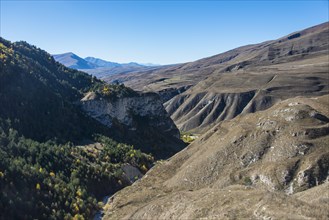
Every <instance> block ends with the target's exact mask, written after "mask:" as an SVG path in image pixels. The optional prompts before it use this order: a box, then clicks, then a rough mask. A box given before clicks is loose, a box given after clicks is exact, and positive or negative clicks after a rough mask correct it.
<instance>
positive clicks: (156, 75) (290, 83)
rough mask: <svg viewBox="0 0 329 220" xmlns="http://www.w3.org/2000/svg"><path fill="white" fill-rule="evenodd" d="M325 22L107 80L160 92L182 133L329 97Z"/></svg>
mask: <svg viewBox="0 0 329 220" xmlns="http://www.w3.org/2000/svg"><path fill="white" fill-rule="evenodd" d="M328 35H329V23H328V22H327V23H323V24H320V25H318V26H314V27H311V28H308V29H305V30H303V31H299V32H295V33H292V34H290V35H287V36H285V37H282V38H280V39H277V40H273V41H267V42H263V43H260V44H255V45H248V46H243V47H239V48H236V49H233V50H230V51H228V52H225V53H222V54H219V55H216V56H212V57H208V58H205V59H201V60H198V61H195V62H191V63H186V64H179V65H172V66H167V67H161V68H158V69H156V70H152V71H147V72H138V73H132V74H127V75H116V76H113V77H111V78H109V79H108V80H110V81H111V80H119V81H123V82H124V83H125V84H126V85H128V86H130V87H132V88H134V89H137V90H146V91H157V92H159V93H160V94H161V95H162V96H163V98H164V100H165V101H167V100H169V101H167V102H166V103H165V107H166V109H167V111H168V112H169V113H170V115H171V117H172V118H173V120H174V121H175V123H176V125H177V126H178V127H179V128H180V130H183V131H194V132H197V133H202V132H204V131H206V130H207V129H208V128H209V127H211V126H213V125H214V124H216V123H217V122H219V121H222V120H225V119H231V118H233V117H235V116H237V115H239V114H241V113H242V114H243V113H249V112H255V111H258V110H263V109H266V108H268V107H270V106H272V105H273V104H275V103H277V102H279V101H281V100H284V99H287V98H290V97H295V96H299V95H302V96H317V95H323V94H327V93H328V92H329V54H328V53H329V39H328Z"/></svg>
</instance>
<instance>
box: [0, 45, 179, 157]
mask: <svg viewBox="0 0 329 220" xmlns="http://www.w3.org/2000/svg"><path fill="white" fill-rule="evenodd" d="M1 54H2V55H1V61H2V62H1V65H2V69H1V72H0V74H1V75H0V76H1V81H0V83H1V88H0V99H1V101H2V105H1V106H0V117H1V118H2V119H5V120H7V119H9V120H10V121H11V125H12V126H13V128H14V129H16V130H17V131H18V132H19V133H20V134H22V135H24V136H25V137H28V138H32V139H34V140H37V141H42V142H43V141H47V140H49V139H52V140H56V141H57V142H58V143H65V142H67V141H72V142H74V143H79V142H80V141H83V140H85V139H93V135H94V134H96V133H99V134H103V135H106V136H111V137H112V138H114V139H116V140H118V141H120V142H124V143H129V144H132V145H134V146H136V147H137V148H142V149H144V150H146V151H148V152H149V153H153V155H154V156H155V157H156V158H166V157H168V156H171V155H173V154H174V153H176V152H178V151H179V150H180V149H182V148H183V147H184V144H183V142H182V141H180V140H179V138H178V137H179V131H178V130H177V128H176V126H175V125H174V123H173V122H172V120H171V119H170V118H169V117H168V115H165V114H164V113H165V110H164V108H163V106H162V103H161V102H160V101H159V100H160V99H159V97H158V96H157V95H155V94H153V95H149V96H151V97H152V100H153V101H152V102H151V103H149V104H148V105H145V106H141V105H139V106H137V105H136V103H138V102H140V103H144V104H145V102H149V101H148V98H147V95H142V94H138V93H136V92H134V91H133V90H131V89H129V88H127V87H124V86H120V85H106V84H105V83H104V82H101V81H99V80H97V79H96V78H94V77H92V76H90V75H88V74H86V73H83V72H79V71H77V70H73V69H69V68H66V67H64V66H63V65H60V64H59V63H57V62H56V61H55V60H54V59H53V58H52V57H51V56H50V55H49V54H48V53H46V52H45V51H42V50H40V49H37V48H36V47H34V46H31V45H29V44H27V43H25V42H18V43H13V44H11V43H10V42H8V41H6V40H4V39H1ZM90 91H93V92H95V93H97V94H98V97H99V98H100V99H102V100H103V101H102V103H101V104H100V103H98V106H97V107H99V108H102V109H103V110H104V111H108V110H107V109H106V108H110V107H111V105H112V104H114V102H120V100H124V98H128V97H130V99H131V100H134V99H136V101H133V103H135V104H132V102H128V103H124V102H120V103H122V104H121V105H119V106H118V107H117V112H119V113H120V114H121V116H120V117H122V115H124V114H128V113H129V114H130V116H129V117H132V114H133V112H135V116H134V117H135V118H138V117H143V118H144V123H140V125H139V127H138V128H139V129H138V130H136V127H133V126H132V124H129V125H127V124H125V123H124V122H122V121H118V120H117V118H119V116H117V115H111V117H112V119H114V121H115V123H113V126H108V125H107V123H105V122H104V121H102V120H100V119H99V118H96V119H97V120H95V119H93V118H92V117H88V115H87V113H88V112H85V111H84V110H85V109H86V108H82V109H80V108H79V106H81V105H80V100H81V99H82V98H83V97H84V95H85V93H86V92H90ZM142 100H144V102H143V101H142ZM83 103H86V102H82V104H83ZM102 105H103V106H102ZM143 107H145V108H144V111H145V112H148V111H149V109H153V108H155V109H157V111H156V112H153V114H152V115H145V114H144V113H143V114H141V115H140V114H138V113H136V112H138V111H141V108H143ZM135 108H138V109H137V110H136V109H135ZM127 109H130V110H129V112H128V110H127ZM81 110H82V111H81ZM89 110H90V108H89ZM140 113H141V112H140ZM103 116H104V117H103V119H104V120H106V117H108V116H107V114H106V113H104V114H103ZM127 117H128V116H127ZM155 118H157V119H156V120H157V124H156V123H154V122H153V124H152V125H151V124H150V123H148V120H155ZM136 120H138V119H136ZM136 120H134V121H136ZM99 121H100V122H101V123H99ZM136 124H137V123H136V122H134V126H135V125H136ZM141 124H143V126H142V125H141ZM163 124H166V125H167V127H165V129H166V130H167V132H163V131H164V130H163V129H164V128H163ZM148 130H151V131H153V132H152V133H151V134H152V135H151V136H150V133H149V132H148Z"/></svg>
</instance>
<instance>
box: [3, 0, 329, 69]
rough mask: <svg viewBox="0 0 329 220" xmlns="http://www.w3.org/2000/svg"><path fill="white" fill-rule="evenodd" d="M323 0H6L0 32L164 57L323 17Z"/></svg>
mask: <svg viewBox="0 0 329 220" xmlns="http://www.w3.org/2000/svg"><path fill="white" fill-rule="evenodd" d="M328 7H329V6H328V1H327V0H323V1H316V0H310V1H297V0H295V1H284V0H276V1H266V0H264V1H260V0H259V1H104V0H103V1H77V0H71V1H51V0H48V1H41V0H39V1H17V0H16V1H6V0H1V27H0V28H1V29H0V34H1V36H2V37H4V38H5V39H7V40H10V41H18V40H24V41H27V42H28V43H31V44H33V45H36V46H38V47H40V48H42V49H44V50H46V51H48V52H49V53H51V54H58V53H64V52H74V53H76V54H77V55H79V56H81V57H86V56H94V57H98V58H102V59H105V60H109V61H114V62H121V63H123V62H130V61H134V62H140V63H156V64H170V63H181V62H187V61H193V60H197V59H200V58H203V57H207V56H211V55H215V54H218V53H221V52H225V51H227V50H230V49H233V48H235V47H238V46H242V45H246V44H252V43H259V42H262V41H266V40H271V39H276V38H279V37H281V36H284V35H287V34H289V33H291V32H294V31H298V30H301V29H304V28H307V27H310V26H313V25H317V24H320V23H323V22H326V21H328Z"/></svg>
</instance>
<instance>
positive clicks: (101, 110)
mask: <svg viewBox="0 0 329 220" xmlns="http://www.w3.org/2000/svg"><path fill="white" fill-rule="evenodd" d="M80 104H81V107H82V109H83V110H84V111H85V112H87V114H88V115H90V116H91V117H93V118H95V119H96V120H97V121H99V122H101V123H102V124H104V125H106V126H107V127H109V128H112V130H115V131H114V132H115V133H116V134H117V136H121V137H124V140H123V141H125V142H127V141H128V143H129V144H133V145H137V147H138V148H140V149H141V150H144V151H145V152H148V153H152V154H153V155H154V156H156V157H157V158H164V157H167V156H169V155H173V154H174V153H176V152H178V151H179V150H181V149H183V147H184V144H183V142H182V141H181V140H180V139H179V137H180V134H179V130H178V129H177V127H176V125H175V124H174V123H173V121H172V119H171V118H170V117H169V115H168V113H167V112H166V110H165V109H164V107H163V105H162V102H161V99H160V98H159V96H158V95H157V94H155V93H136V94H134V95H132V96H126V97H114V98H113V97H112V98H108V97H106V96H102V95H100V94H96V93H94V92H90V93H88V94H86V95H85V97H84V98H83V99H82V100H81V102H80ZM129 140H130V141H129Z"/></svg>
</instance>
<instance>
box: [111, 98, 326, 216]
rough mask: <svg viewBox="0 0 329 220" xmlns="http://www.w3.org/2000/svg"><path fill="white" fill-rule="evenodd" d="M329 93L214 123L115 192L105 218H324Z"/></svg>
mask: <svg viewBox="0 0 329 220" xmlns="http://www.w3.org/2000/svg"><path fill="white" fill-rule="evenodd" d="M328 109H329V95H326V96H321V97H315V98H304V97H296V98H293V99H287V100H285V101H282V102H280V103H278V104H275V105H274V106H273V107H271V108H269V109H267V110H265V111H259V112H257V113H253V114H246V115H240V116H238V117H236V118H234V119H232V120H227V121H223V122H220V123H218V124H217V125H216V126H214V127H213V128H211V129H210V130H209V131H208V132H207V133H205V134H204V135H203V136H201V137H200V138H199V139H197V140H196V141H194V142H193V143H192V144H191V145H189V146H188V147H187V148H186V149H184V150H182V151H181V152H179V153H177V154H176V155H175V156H173V157H172V158H171V159H169V160H167V161H164V162H162V163H159V164H158V165H156V166H155V167H154V168H152V169H151V170H150V171H149V172H148V173H147V174H146V175H145V176H144V177H143V178H142V179H141V180H140V181H137V182H136V183H135V184H133V185H132V186H130V187H127V188H125V189H123V190H122V191H120V192H118V193H116V194H115V195H114V196H113V197H112V198H111V199H110V201H109V203H108V204H107V206H106V207H107V209H106V215H105V219H198V218H202V219H236V218H237V219H241V218H251V219H306V218H308V219H328V218H329V209H328V202H329V195H328V180H329V177H328V171H329V147H328V143H329V110H328Z"/></svg>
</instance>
